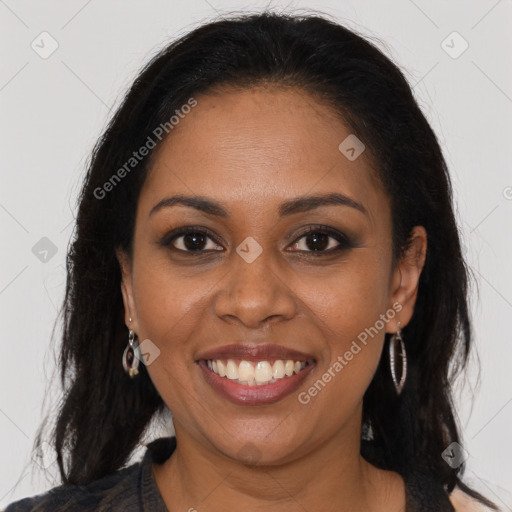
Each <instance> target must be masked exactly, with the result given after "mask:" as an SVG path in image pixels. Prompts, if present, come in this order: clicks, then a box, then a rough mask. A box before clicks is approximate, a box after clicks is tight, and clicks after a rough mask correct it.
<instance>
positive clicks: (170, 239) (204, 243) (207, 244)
mask: <svg viewBox="0 0 512 512" xmlns="http://www.w3.org/2000/svg"><path fill="white" fill-rule="evenodd" d="M161 245H163V246H166V247H169V248H171V249H173V250H176V251H182V252H210V251H222V250H223V248H222V246H220V245H219V244H218V243H217V242H216V241H215V240H214V238H213V236H212V235H211V234H210V233H209V232H208V231H205V230H204V229H195V228H182V229H178V230H175V231H173V232H171V233H169V234H168V235H167V236H165V237H164V239H163V240H162V242H161Z"/></svg>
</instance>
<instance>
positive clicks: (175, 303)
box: [134, 257, 210, 352]
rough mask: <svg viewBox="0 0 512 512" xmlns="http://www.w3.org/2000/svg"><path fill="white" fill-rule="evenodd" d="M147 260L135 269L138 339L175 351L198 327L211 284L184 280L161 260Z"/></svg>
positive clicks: (202, 281) (197, 280)
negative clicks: (148, 340)
mask: <svg viewBox="0 0 512 512" xmlns="http://www.w3.org/2000/svg"><path fill="white" fill-rule="evenodd" d="M140 261H142V260H140ZM146 261H147V264H144V265H141V266H140V267H139V268H138V269H137V268H136V269H134V294H135V297H136V308H137V318H138V321H139V329H140V334H139V337H140V336H144V337H146V338H149V339H151V340H152V341H154V342H155V343H156V344H157V345H159V346H162V347H165V349H166V351H172V352H174V350H175V349H177V348H178V346H180V345H182V344H185V343H186V341H187V339H189V338H190V336H192V334H193V330H194V329H195V327H196V326H198V325H199V321H200V318H201V315H202V314H203V313H204V308H205V307H206V302H207V291H208V289H209V287H210V285H209V283H208V282H207V281H206V279H205V278H201V277H198V278H196V279H190V278H184V277H183V276H182V275H180V273H179V272H177V271H175V270H174V271H173V270H172V269H171V266H170V264H169V263H168V262H165V261H164V262H162V261H161V258H159V259H158V260H156V259H155V258H151V257H148V259H147V260H146Z"/></svg>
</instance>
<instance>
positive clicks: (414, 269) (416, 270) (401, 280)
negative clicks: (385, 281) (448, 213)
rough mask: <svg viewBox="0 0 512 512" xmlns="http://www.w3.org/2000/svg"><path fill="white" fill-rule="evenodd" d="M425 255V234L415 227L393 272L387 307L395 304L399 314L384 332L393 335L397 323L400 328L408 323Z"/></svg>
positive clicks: (420, 227) (412, 311) (388, 323)
mask: <svg viewBox="0 0 512 512" xmlns="http://www.w3.org/2000/svg"><path fill="white" fill-rule="evenodd" d="M426 255H427V232H426V230H425V228H424V227H423V226H415V227H414V228H413V230H412V232H411V235H410V244H409V248H408V249H407V251H406V252H405V254H404V255H403V256H402V258H401V259H400V260H399V261H398V263H397V264H396V267H395V269H394V270H393V275H392V278H391V288H390V292H391V295H390V303H389V307H390V308H391V307H392V305H393V304H394V303H395V302H397V303H399V304H400V305H401V306H402V308H401V309H398V308H397V311H399V312H400V313H399V314H398V313H397V314H396V315H395V317H394V318H393V319H392V320H391V319H390V320H389V322H387V325H386V332H389V333H395V332H396V331H397V330H398V329H397V322H400V327H405V326H406V325H407V324H408V323H409V322H410V320H411V318H412V315H413V313H414V304H415V303H416V297H417V295H418V286H419V280H420V275H421V271H422V270H423V266H424V265H425V258H426Z"/></svg>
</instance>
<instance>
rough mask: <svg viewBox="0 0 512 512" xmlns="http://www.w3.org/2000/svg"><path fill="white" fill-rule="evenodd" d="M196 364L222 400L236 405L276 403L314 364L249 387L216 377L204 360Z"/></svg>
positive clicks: (292, 389) (291, 391) (296, 385)
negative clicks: (297, 371) (268, 382)
mask: <svg viewBox="0 0 512 512" xmlns="http://www.w3.org/2000/svg"><path fill="white" fill-rule="evenodd" d="M197 364H198V365H199V368H201V370H202V372H203V375H204V377H205V379H206V382H208V384H210V386H212V388H213V389H215V391H217V392H218V393H220V394H221V395H222V396H223V397H224V398H227V399H228V400H229V401H231V402H233V403H235V404H237V405H263V404H271V403H274V402H277V401H279V400H281V399H282V398H284V397H285V396H287V395H289V394H290V393H293V392H294V391H295V390H296V389H297V388H298V387H299V386H300V384H301V383H302V381H303V380H304V379H305V378H306V377H307V376H308V375H309V372H310V371H311V370H312V369H313V368H314V367H315V363H312V364H309V365H308V366H306V367H305V368H304V369H303V370H301V371H300V372H299V373H294V374H293V375H291V376H290V377H284V378H282V379H279V380H277V381H276V382H274V383H272V384H263V385H259V384H254V385H253V386H249V385H248V384H239V383H238V382H235V381H233V380H230V379H228V378H226V377H221V376H220V375H217V374H216V373H215V372H214V371H212V370H210V369H209V368H208V366H207V364H206V361H205V360H201V361H198V363H197Z"/></svg>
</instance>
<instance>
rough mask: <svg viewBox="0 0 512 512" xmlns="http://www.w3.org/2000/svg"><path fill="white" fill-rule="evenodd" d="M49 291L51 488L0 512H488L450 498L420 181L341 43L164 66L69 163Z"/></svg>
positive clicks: (367, 77)
mask: <svg viewBox="0 0 512 512" xmlns="http://www.w3.org/2000/svg"><path fill="white" fill-rule="evenodd" d="M68 271H69V278H68V282H67V288H66V298H65V308H64V320H65V321H64V326H65V328H64V334H63V347H62V354H61V358H62V367H61V378H62V382H63V384H64V385H65V386H66V389H67V394H66V396H65V400H64V402H63V404H62V408H61V409H60V412H59V416H58V419H57V421H56V425H55V430H54V436H53V439H54V442H55V449H56V452H57V454H58V459H57V460H58V464H59V468H60V472H61V476H62V481H63V485H62V486H60V487H57V488H54V489H52V490H51V491H49V492H48V493H46V494H44V495H39V496H36V497H33V498H27V499H25V500H21V501H19V502H17V503H14V504H11V505H10V506H9V507H8V508H7V511H9V512H10V511H14V510H54V511H58V510H68V509H69V510H71V509H73V510H145V511H146V510H147V511H149V510H151V511H153V510H157V511H165V510H172V511H174V510H189V511H193V510H208V511H221V510H227V509H230V508H233V507H234V506H235V505H236V506H237V508H239V509H241V510H248V511H253V510H254V511H255V510H267V509H269V510H274V511H278V512H281V511H295V510H310V511H313V510H320V511H331V510H332V511H338V510H365V511H377V510H378V511H384V512H387V511H390V512H391V511H393V512H395V511H397V510H407V511H413V510H414V511H419V510H422V511H423V510H424V511H444V510H447V511H448V510H457V511H464V510H473V508H472V507H473V506H474V504H476V503H477V502H480V503H482V504H486V505H488V506H491V507H492V508H495V507H494V506H493V505H492V504H491V503H490V502H488V501H487V500H486V499H485V498H483V497H482V496H480V495H479V494H478V493H476V492H475V491H473V490H472V489H470V488H468V487H467V486H466V485H465V484H464V483H463V482H462V480H461V475H462V472H463V468H464V464H463V456H462V454H463V449H462V447H461V446H460V444H459V440H460V438H459V430H458V426H457V424H456V421H455V416H454V410H453V406H452V401H451V387H450V381H451V378H452V377H453V375H452V374H451V373H450V372H449V369H450V368H453V367H454V365H455V367H457V365H458V368H460V369H461V368H463V367H464V365H465V363H466V360H467V357H468V353H469V350H470V346H471V324H470V318H469V313H468V304H467V286H468V274H467V269H466V266H465V263H464V260H463V257H462V255H461V248H460V242H459V233H458V230H457V226H456V222H455V219H454V214H453V209H452V191H451V184H450V179H449V175H448V172H447V168H446V164H445V161H444V159H443V156H442V153H441V150H440V147H439V144H438V142H437V140H436V137H435V135H434V133H433V131H432V129H431V128H430V126H429V124H428V123H427V121H426V120H425V117H424V116H423V114H422V113H421V111H420V109H419V107H418V105H417V104H416V102H415V100H414V98H413V95H412V93H411V89H410V87H409V86H408V84H407V82H406V80H405V79H404V77H403V75H402V73H401V72H400V71H399V69H398V68H397V67H396V66H395V65H394V64H393V63H391V62H390V60H389V59H388V58H386V57H385V56H384V55H383V54H382V53H381V52H380V51H379V50H378V49H377V48H376V47H375V46H373V45H372V44H371V43H369V42H368V41H366V40H364V39H363V38H362V37H360V36H359V35H357V34H355V33H354V32H352V31H349V30H348V29H346V28H344V27H342V26H340V25H338V24H336V23H334V22H331V21H329V20H327V19H325V18H322V17H317V16H286V15H277V14H271V13H267V12H265V13H263V14H261V15H251V16H239V17H233V18H230V19H224V20H220V21H216V22H213V23H210V24H207V25H204V26H202V27H199V28H198V29H196V30H194V31H193V32H191V33H190V34H188V35H186V36H185V37H183V38H181V39H180V40H178V41H176V42H174V43H172V44H170V45H169V46H168V47H167V48H166V49H164V50H163V51H162V52H161V53H160V54H159V55H157V56H156V57H155V58H154V59H153V60H152V61H151V62H150V63H149V64H148V65H147V66H146V67H145V69H144V70H143V71H142V73H141V74H140V76H139V77H138V78H137V79H136V81H135V83H134V84H133V87H132V88H131V90H130V91H129V93H128V95H127V96H126V98H125V100H124V102H123V104H122V105H121V107H120V108H119V109H118V111H117V113H116V114H115V116H114V118H113V120H112V121H111V123H110V125H109V127H108V129H107V130H106V132H105V134H104V135H103V136H102V137H101V139H100V141H99V143H98V145H97V147H96V148H95V150H94V153H93V156H92V159H91V164H90V168H89V171H88V174H87V176H86V180H85V183H84V187H83V191H82V194H81V197H80V205H79V211H78V217H77V230H76V235H75V239H74V242H73V244H72V246H71V249H70V252H69V255H68ZM167 410H170V411H172V416H173V424H174V428H175V436H174V437H172V438H161V439H158V440H155V441H154V442H153V443H151V444H150V445H149V446H148V448H147V450H146V452H145V456H144V458H143V460H142V461H141V462H140V463H137V464H132V465H130V466H128V467H123V466H124V465H125V464H126V463H127V461H128V459H129V457H130V454H131V453H132V452H133V450H134V448H136V447H137V445H138V444H139V443H140V440H141V438H142V435H143V434H144V433H145V431H146V429H147V427H148V425H149V423H150V421H151V420H152V419H153V418H155V417H156V416H158V415H160V414H162V413H164V412H165V411H167ZM40 434H41V432H40ZM39 439H40V440H41V439H42V437H41V436H40V437H39ZM469 498H471V499H469ZM469 502H471V503H472V505H468V503H469Z"/></svg>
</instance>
